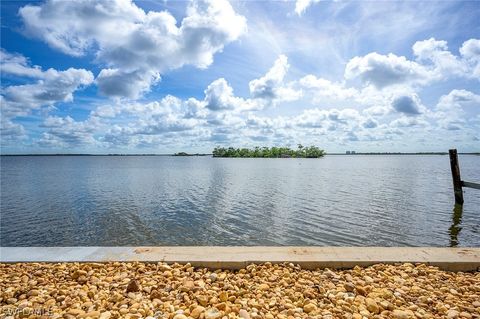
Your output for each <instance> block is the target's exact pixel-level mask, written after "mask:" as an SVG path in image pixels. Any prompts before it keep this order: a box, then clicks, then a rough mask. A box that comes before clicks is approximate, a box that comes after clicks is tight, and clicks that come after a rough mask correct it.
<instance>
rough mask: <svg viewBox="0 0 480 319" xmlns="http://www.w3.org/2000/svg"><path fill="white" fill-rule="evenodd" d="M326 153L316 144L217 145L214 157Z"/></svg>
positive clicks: (318, 155) (284, 156)
mask: <svg viewBox="0 0 480 319" xmlns="http://www.w3.org/2000/svg"><path fill="white" fill-rule="evenodd" d="M324 155H325V151H324V150H322V149H320V148H319V147H316V146H307V147H304V146H303V145H301V144H298V147H297V149H296V150H295V149H291V148H289V147H275V146H274V147H258V146H257V147H255V148H254V149H249V148H234V147H228V148H225V147H215V149H214V150H213V157H264V158H265V157H268V158H291V157H300V158H319V157H322V156H324Z"/></svg>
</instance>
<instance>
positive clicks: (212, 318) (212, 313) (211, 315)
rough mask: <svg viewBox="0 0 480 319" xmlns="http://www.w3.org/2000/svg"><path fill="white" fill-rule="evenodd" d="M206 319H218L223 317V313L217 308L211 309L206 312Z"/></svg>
mask: <svg viewBox="0 0 480 319" xmlns="http://www.w3.org/2000/svg"><path fill="white" fill-rule="evenodd" d="M204 315H205V319H217V318H221V317H222V313H221V312H220V311H218V309H217V308H210V309H207V311H205V312H204Z"/></svg>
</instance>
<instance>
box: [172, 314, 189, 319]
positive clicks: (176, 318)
mask: <svg viewBox="0 0 480 319" xmlns="http://www.w3.org/2000/svg"><path fill="white" fill-rule="evenodd" d="M173 319H188V317H187V316H185V315H184V314H182V313H179V314H178V315H175V316H174V317H173Z"/></svg>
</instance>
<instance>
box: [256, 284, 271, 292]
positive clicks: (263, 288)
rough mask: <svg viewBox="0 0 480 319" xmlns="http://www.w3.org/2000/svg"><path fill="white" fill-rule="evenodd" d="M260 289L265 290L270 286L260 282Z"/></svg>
mask: <svg viewBox="0 0 480 319" xmlns="http://www.w3.org/2000/svg"><path fill="white" fill-rule="evenodd" d="M258 289H259V290H262V291H265V290H268V289H270V286H269V285H268V284H260V285H258Z"/></svg>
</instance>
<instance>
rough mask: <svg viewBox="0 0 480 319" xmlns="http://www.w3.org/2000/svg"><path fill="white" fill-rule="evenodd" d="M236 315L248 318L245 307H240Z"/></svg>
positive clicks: (244, 318)
mask: <svg viewBox="0 0 480 319" xmlns="http://www.w3.org/2000/svg"><path fill="white" fill-rule="evenodd" d="M238 316H239V317H240V318H243V319H250V314H249V313H248V311H246V310H245V309H240V311H239V312H238Z"/></svg>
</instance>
